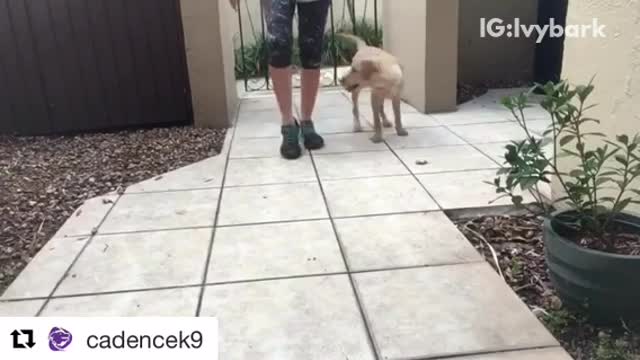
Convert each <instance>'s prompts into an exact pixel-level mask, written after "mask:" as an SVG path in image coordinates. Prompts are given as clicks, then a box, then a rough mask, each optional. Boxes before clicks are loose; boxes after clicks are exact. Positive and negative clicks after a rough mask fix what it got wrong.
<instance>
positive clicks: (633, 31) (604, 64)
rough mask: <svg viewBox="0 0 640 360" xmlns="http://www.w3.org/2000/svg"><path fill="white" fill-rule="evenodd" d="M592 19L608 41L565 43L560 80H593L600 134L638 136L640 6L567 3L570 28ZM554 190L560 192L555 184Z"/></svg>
mask: <svg viewBox="0 0 640 360" xmlns="http://www.w3.org/2000/svg"><path fill="white" fill-rule="evenodd" d="M594 17H595V18H598V19H599V21H600V23H602V24H604V25H606V26H607V28H606V29H605V32H606V34H607V38H604V39H603V38H584V39H567V41H566V50H565V56H564V65H563V67H564V70H563V74H562V77H563V78H564V79H567V80H569V81H571V82H572V83H588V82H589V80H590V79H591V77H593V76H594V75H595V76H596V78H595V80H594V84H595V92H594V93H593V94H592V96H591V103H594V104H598V106H597V107H596V108H594V109H592V110H591V111H590V114H589V115H590V117H595V118H598V119H600V120H601V121H602V124H601V125H600V126H599V127H598V131H601V132H603V133H605V134H607V135H609V136H615V135H618V134H629V135H632V134H635V133H637V132H640V3H638V2H629V1H597V0H581V1H571V2H569V16H568V24H589V23H591V21H592V19H593V18H594ZM594 141H595V140H594ZM562 165H563V166H564V167H565V168H569V167H571V166H572V165H574V164H572V163H569V162H567V161H564V162H563V163H562ZM637 188H640V184H638V185H637ZM554 190H555V193H556V194H557V193H559V192H558V190H559V187H558V186H557V185H556V186H554ZM634 211H635V212H640V208H639V207H636V208H635V209H634Z"/></svg>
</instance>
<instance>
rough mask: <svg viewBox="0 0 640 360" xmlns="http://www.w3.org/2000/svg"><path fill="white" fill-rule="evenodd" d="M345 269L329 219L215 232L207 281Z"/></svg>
mask: <svg viewBox="0 0 640 360" xmlns="http://www.w3.org/2000/svg"><path fill="white" fill-rule="evenodd" d="M344 271H346V268H345V266H344V262H343V261H342V256H341V254H340V247H339V246H338V242H337V241H336V236H335V234H334V232H333V228H332V227H331V222H330V221H329V220H319V221H302V222H295V223H277V224H263V225H253V226H240V227H226V228H220V229H218V230H217V231H216V234H215V241H214V243H213V252H212V258H211V262H210V263H209V272H208V277H207V282H208V283H218V282H229V281H242V280H256V279H268V278H278V277H290V276H302V275H312V274H327V273H339V272H344Z"/></svg>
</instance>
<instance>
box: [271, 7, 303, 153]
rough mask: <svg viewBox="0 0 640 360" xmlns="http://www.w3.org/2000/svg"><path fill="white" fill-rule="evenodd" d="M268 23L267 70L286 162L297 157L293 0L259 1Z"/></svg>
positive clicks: (297, 135)
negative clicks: (278, 118)
mask: <svg viewBox="0 0 640 360" xmlns="http://www.w3.org/2000/svg"><path fill="white" fill-rule="evenodd" d="M262 5H263V6H264V7H265V11H264V13H265V14H266V22H267V32H268V34H267V42H268V46H269V70H270V73H271V79H272V80H273V92H274V93H275V95H276V100H277V101H278V107H279V108H280V115H281V118H282V136H283V140H282V146H281V147H280V153H281V154H282V156H283V157H285V158H287V159H295V158H298V157H300V155H301V153H302V149H301V148H300V144H299V137H300V130H299V129H298V126H297V124H296V123H295V120H294V118H293V110H292V109H293V106H292V105H293V104H292V92H293V90H292V84H291V46H292V44H293V34H292V33H293V31H292V28H293V13H294V11H295V0H262Z"/></svg>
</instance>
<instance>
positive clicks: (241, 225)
mask: <svg viewBox="0 0 640 360" xmlns="http://www.w3.org/2000/svg"><path fill="white" fill-rule="evenodd" d="M323 220H329V218H328V217H326V218H310V219H294V220H277V221H262V222H253V223H240V224H226V225H218V226H217V228H218V229H224V228H235V227H245V226H260V225H275V224H295V223H302V222H313V221H323Z"/></svg>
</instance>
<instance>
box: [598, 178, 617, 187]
mask: <svg viewBox="0 0 640 360" xmlns="http://www.w3.org/2000/svg"><path fill="white" fill-rule="evenodd" d="M610 181H613V179H611V178H608V177H603V176H600V177H598V178H597V179H596V186H600V185H604V184H606V183H608V182H610Z"/></svg>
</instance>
